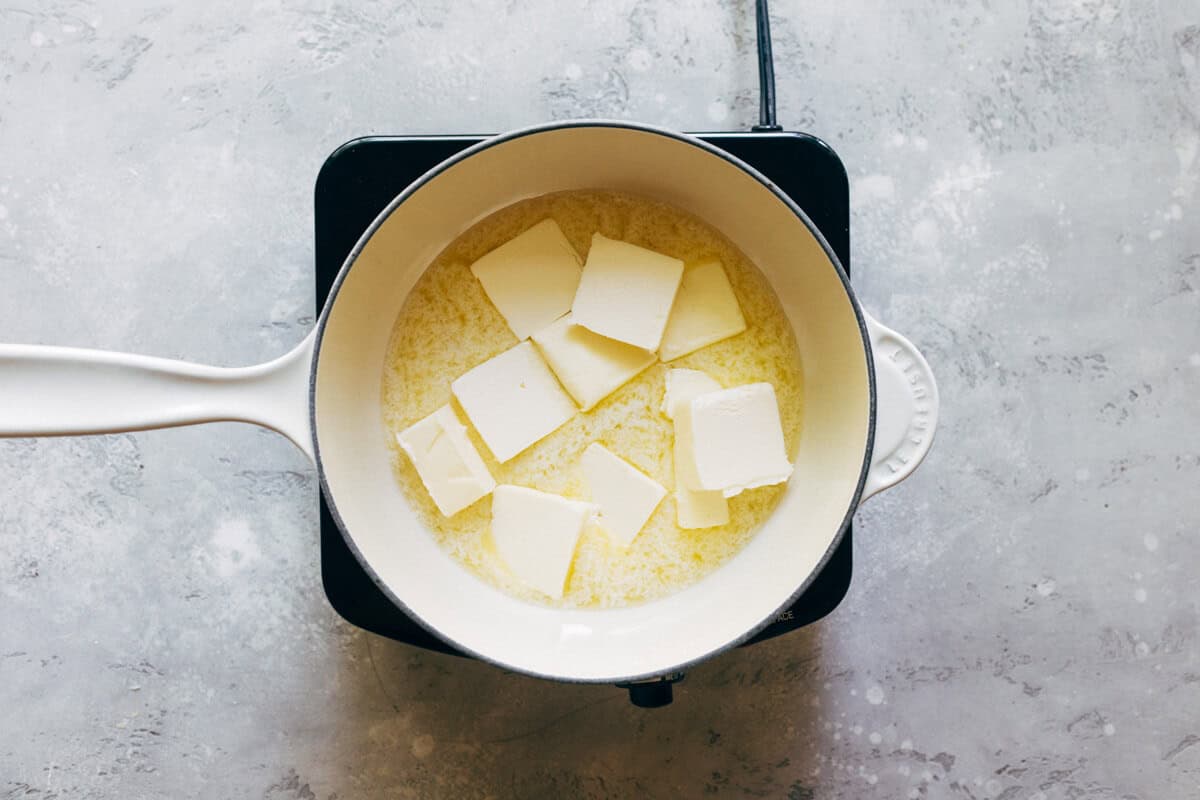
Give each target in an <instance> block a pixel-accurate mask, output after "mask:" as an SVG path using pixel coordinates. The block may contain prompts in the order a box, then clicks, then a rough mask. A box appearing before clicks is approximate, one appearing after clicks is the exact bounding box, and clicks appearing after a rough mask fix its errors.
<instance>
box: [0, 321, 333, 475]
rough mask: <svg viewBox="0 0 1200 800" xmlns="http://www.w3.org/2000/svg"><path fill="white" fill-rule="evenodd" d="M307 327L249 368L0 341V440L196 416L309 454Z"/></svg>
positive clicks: (188, 421)
mask: <svg viewBox="0 0 1200 800" xmlns="http://www.w3.org/2000/svg"><path fill="white" fill-rule="evenodd" d="M315 338H316V334H315V332H314V333H310V334H309V335H308V336H306V337H305V339H304V341H303V342H301V343H300V344H299V345H298V346H297V347H296V348H295V349H294V350H292V351H291V352H290V353H287V354H285V355H283V356H280V357H279V358H277V359H275V360H274V361H270V362H267V363H266V364H259V365H257V366H253V367H236V368H226V367H208V366H204V365H201V364H192V363H189V362H186V361H174V360H171V359H167V358H153V357H150V356H137V355H129V354H126V353H110V352H106V351H103V350H82V349H78V348H74V347H42V346H36V345H11V344H7V345H6V344H0V437H6V436H75V435H79V434H87V433H119V432H122V431H141V430H147V429H150V428H169V427H174V426H177V425H194V424H196V423H199V422H221V421H234V422H251V423H254V424H256V425H262V426H264V427H267V428H271V429H272V430H276V431H278V432H279V433H282V434H283V435H284V436H286V437H287V438H288V439H290V440H291V441H292V442H294V443H295V445H296V446H297V447H299V448H300V449H301V450H303V451H304V454H305V455H307V456H308V457H309V458H310V459H313V437H312V430H311V427H310V425H309V415H308V381H309V372H310V369H311V365H312V355H313V342H314V341H315Z"/></svg>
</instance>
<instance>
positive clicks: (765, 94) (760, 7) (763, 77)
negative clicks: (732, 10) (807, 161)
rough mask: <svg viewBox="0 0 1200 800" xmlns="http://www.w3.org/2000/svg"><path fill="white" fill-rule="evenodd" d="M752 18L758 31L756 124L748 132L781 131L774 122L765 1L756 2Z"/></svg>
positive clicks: (771, 59) (771, 57) (768, 14)
mask: <svg viewBox="0 0 1200 800" xmlns="http://www.w3.org/2000/svg"><path fill="white" fill-rule="evenodd" d="M754 18H755V23H756V28H757V30H758V124H757V125H755V126H754V127H752V128H751V129H750V130H752V131H754V132H755V133H770V132H773V131H781V130H783V128H781V127H779V124H778V123H777V122H776V121H775V57H774V55H772V54H771V12H770V11H769V10H768V9H767V0H756V2H755V4H754Z"/></svg>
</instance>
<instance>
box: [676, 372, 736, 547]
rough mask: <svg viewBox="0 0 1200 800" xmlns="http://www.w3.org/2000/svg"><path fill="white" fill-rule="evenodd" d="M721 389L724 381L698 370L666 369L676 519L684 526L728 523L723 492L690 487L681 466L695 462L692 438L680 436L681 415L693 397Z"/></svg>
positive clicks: (726, 506) (727, 508) (680, 525)
mask: <svg viewBox="0 0 1200 800" xmlns="http://www.w3.org/2000/svg"><path fill="white" fill-rule="evenodd" d="M719 391H721V384H719V383H717V381H716V380H715V379H713V377H712V376H711V375H709V374H708V373H707V372H701V371H700V370H698V369H670V370H667V389H666V391H665V392H664V393H663V413H665V414H666V415H667V417H668V418H670V419H673V420H675V450H674V454H675V521H676V523H677V524H678V525H679V527H681V528H684V529H692V528H712V527H714V526H716V525H724V524H725V523H727V522H729V501H728V500H726V499H725V494H724V492H721V491H719V490H718V491H713V492H705V491H697V490H695V489H689V488H688V486H687V483H686V482H685V481H684V479H683V471H682V465H683V464H684V463H691V462H692V461H693V456H692V450H691V440H690V439H689V438H688V437H687V436H680V435H679V427H680V426H679V418H678V416H677V415H678V414H679V413H680V412H681V411H683V412H684V413H686V411H687V409H688V408H689V405H688V404H689V403H690V402H691V400H692V398H695V397H698V396H700V395H702V394H707V393H708V392H719Z"/></svg>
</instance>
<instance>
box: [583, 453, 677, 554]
mask: <svg viewBox="0 0 1200 800" xmlns="http://www.w3.org/2000/svg"><path fill="white" fill-rule="evenodd" d="M580 460H581V463H582V466H583V477H584V480H586V481H587V485H588V489H589V491H591V493H592V502H593V503H595V504H596V506H597V507H598V508H599V509H600V520H599V521H600V527H602V528H604V530H605V532H607V533H608V535H609V536H610V537H611V538H612V539H613V540H614V541H616V542H617V543H618V544H620V545H621V546H622V547H629V545H630V544H632V543H633V540H634V539H635V538H636V537H637V535H638V534H639V533H641V532H642V528H643V527H645V525H646V522H647V520H649V519H650V515H651V514H653V513H654V509H656V508H658V504H659V503H661V502H662V499H663V497H665V496H666V494H667V490H666V489H664V488H663V487H662V485H661V484H660V483H659V482H658V481H656V480H654V479H653V478H651V477H650V476H649V475H646V474H645V473H644V472H642V471H641V470H639V469H638V468H637V467H635V466H633V465H632V464H630V463H629V462H628V461H626V460H625V459H623V458H621V457H620V456H618V455H616V454H614V453H613V452H612V451H610V450H608V449H607V448H606V447H604V445H601V444H597V443H595V442H593V443H592V444H590V445H588V448H587V449H586V450H584V451H583V457H582V458H581V459H580Z"/></svg>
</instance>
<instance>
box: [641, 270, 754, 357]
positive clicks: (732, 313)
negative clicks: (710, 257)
mask: <svg viewBox="0 0 1200 800" xmlns="http://www.w3.org/2000/svg"><path fill="white" fill-rule="evenodd" d="M744 330H746V318H745V317H743V316H742V309H741V308H740V307H739V306H738V301H737V297H735V296H734V294H733V287H732V286H730V285H729V278H728V277H726V275H725V270H724V269H723V268H722V267H721V262H719V261H706V262H704V263H703V264H698V265H696V266H694V267H692V268H691V269H689V270H686V271H685V272H684V273H683V279H682V281H680V283H679V293H678V294H677V295H676V297H675V305H674V306H673V307H672V308H671V316H670V318H669V319H668V320H667V330H666V333H664V334H663V340H662V345H661V346H660V347H659V349H658V352H659V355H660V356H661V357H662V360H663V361H673V360H674V359H676V358H681V357H683V356H686V355H687V354H688V353H691V352H694V351H696V350H699V349H700V348H701V347H708V346H709V345H710V344H716V343H717V342H719V341H721V340H722V339H728V338H729V337H730V336H736V335H737V334H739V333H741V332H742V331H744Z"/></svg>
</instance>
